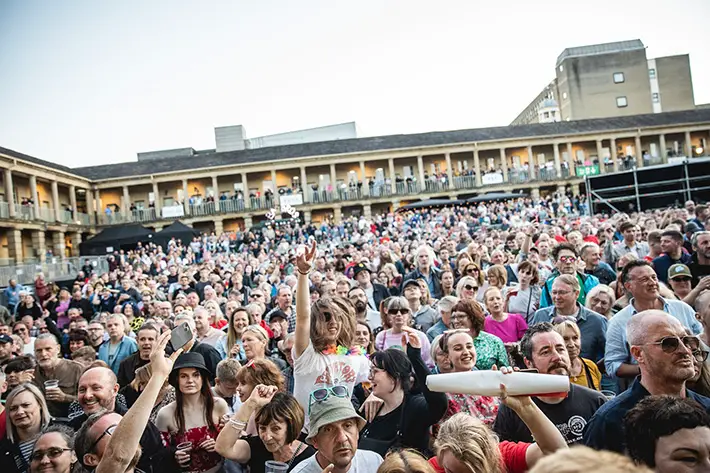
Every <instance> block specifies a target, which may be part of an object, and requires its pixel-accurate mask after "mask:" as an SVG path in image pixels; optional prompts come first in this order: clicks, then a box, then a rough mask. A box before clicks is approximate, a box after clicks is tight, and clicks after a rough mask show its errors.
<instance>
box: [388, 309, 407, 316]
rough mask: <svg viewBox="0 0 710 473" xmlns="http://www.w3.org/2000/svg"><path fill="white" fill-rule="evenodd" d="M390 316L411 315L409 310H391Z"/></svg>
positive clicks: (389, 311)
mask: <svg viewBox="0 0 710 473" xmlns="http://www.w3.org/2000/svg"><path fill="white" fill-rule="evenodd" d="M387 313H388V314H389V315H397V314H402V315H406V314H408V313H409V309H390V310H388V311H387Z"/></svg>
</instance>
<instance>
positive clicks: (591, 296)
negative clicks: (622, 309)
mask: <svg viewBox="0 0 710 473" xmlns="http://www.w3.org/2000/svg"><path fill="white" fill-rule="evenodd" d="M614 304H616V296H615V295H614V290H613V289H612V288H610V287H609V286H607V285H606V284H599V285H597V286H594V287H593V288H592V289H591V290H590V291H589V293H587V300H586V301H585V303H584V306H585V307H586V308H587V309H590V310H593V311H594V312H596V313H597V314H601V315H603V316H604V317H606V318H607V319H611V318H612V317H613V316H614V314H613V313H612V308H613V307H614Z"/></svg>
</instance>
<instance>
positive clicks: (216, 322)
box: [204, 300, 227, 330]
mask: <svg viewBox="0 0 710 473" xmlns="http://www.w3.org/2000/svg"><path fill="white" fill-rule="evenodd" d="M204 307H205V309H207V312H209V314H210V325H211V326H212V327H213V328H216V329H217V330H221V329H222V327H224V326H225V325H227V319H225V318H224V314H223V313H222V309H221V308H220V307H219V302H217V301H214V300H211V301H206V302H205V303H204Z"/></svg>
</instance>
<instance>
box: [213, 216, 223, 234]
mask: <svg viewBox="0 0 710 473" xmlns="http://www.w3.org/2000/svg"><path fill="white" fill-rule="evenodd" d="M214 233H215V235H217V236H220V235H221V234H222V233H224V219H221V218H216V219H215V220H214Z"/></svg>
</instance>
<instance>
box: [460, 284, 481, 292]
mask: <svg viewBox="0 0 710 473" xmlns="http://www.w3.org/2000/svg"><path fill="white" fill-rule="evenodd" d="M463 288H464V289H466V290H467V291H477V290H478V288H477V287H476V286H471V285H470V284H465V285H464V286H463Z"/></svg>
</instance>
